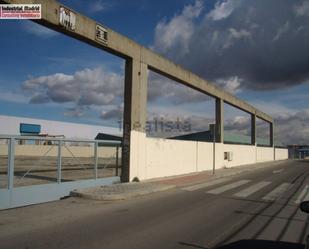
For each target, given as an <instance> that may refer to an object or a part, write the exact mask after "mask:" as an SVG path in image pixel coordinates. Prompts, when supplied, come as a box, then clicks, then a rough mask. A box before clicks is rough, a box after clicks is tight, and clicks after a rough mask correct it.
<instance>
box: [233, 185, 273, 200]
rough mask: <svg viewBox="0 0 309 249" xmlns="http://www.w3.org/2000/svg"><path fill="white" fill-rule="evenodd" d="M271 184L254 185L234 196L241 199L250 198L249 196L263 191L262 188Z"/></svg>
mask: <svg viewBox="0 0 309 249" xmlns="http://www.w3.org/2000/svg"><path fill="white" fill-rule="evenodd" d="M269 184H271V182H259V183H257V184H254V185H252V186H250V187H248V188H246V189H244V190H242V191H240V192H238V193H236V194H234V196H236V197H241V198H245V197H248V196H249V195H252V194H253V193H255V192H257V191H259V190H261V189H262V188H264V187H266V186H267V185H269Z"/></svg>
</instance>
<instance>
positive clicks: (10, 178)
mask: <svg viewBox="0 0 309 249" xmlns="http://www.w3.org/2000/svg"><path fill="white" fill-rule="evenodd" d="M0 139H6V140H7V141H8V156H7V157H8V160H7V161H8V162H7V164H8V167H7V188H8V189H12V188H13V187H14V171H15V170H14V169H15V156H16V154H15V145H16V141H20V140H23V141H24V140H30V141H44V142H48V141H49V142H55V143H56V144H52V146H56V147H57V156H56V158H57V162H56V171H57V176H56V178H57V183H61V182H62V171H63V169H62V164H63V162H62V159H63V155H62V153H63V148H66V149H67V150H68V151H69V153H70V154H71V156H72V158H73V159H74V160H76V159H77V158H76V157H75V155H74V154H73V153H72V151H70V149H69V148H68V147H67V146H66V145H65V143H86V144H91V145H94V147H93V157H90V158H93V159H94V161H93V165H94V168H93V170H94V177H93V178H94V179H97V178H98V162H99V160H98V159H99V158H98V147H99V146H100V147H103V148H104V146H106V147H115V148H116V152H115V154H113V157H114V156H115V157H116V163H115V164H116V165H115V170H116V176H117V175H118V171H119V149H120V148H121V142H120V141H106V140H87V139H79V140H78V139H65V138H50V137H36V136H12V135H0ZM50 144H51V143H49V145H50ZM50 150H51V149H48V150H47V152H46V153H44V154H43V156H46V155H47V153H49V151H50ZM108 165H109V163H107V164H106V165H105V166H104V167H103V168H105V167H107V166H108ZM32 169H33V167H31V168H30V169H29V170H27V171H26V172H25V174H24V175H23V176H22V177H23V178H24V177H26V176H27V175H28V174H29V173H30V172H31V170H32Z"/></svg>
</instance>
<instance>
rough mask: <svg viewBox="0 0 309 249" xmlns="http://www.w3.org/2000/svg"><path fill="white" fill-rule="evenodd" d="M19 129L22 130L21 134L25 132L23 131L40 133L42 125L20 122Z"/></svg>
mask: <svg viewBox="0 0 309 249" xmlns="http://www.w3.org/2000/svg"><path fill="white" fill-rule="evenodd" d="M19 131H20V133H21V134H23V133H27V134H40V132H41V125H37V124H24V123H20V125H19Z"/></svg>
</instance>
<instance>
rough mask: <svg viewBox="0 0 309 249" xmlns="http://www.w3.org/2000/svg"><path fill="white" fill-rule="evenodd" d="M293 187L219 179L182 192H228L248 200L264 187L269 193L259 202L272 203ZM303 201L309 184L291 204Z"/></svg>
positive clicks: (284, 184)
mask: <svg viewBox="0 0 309 249" xmlns="http://www.w3.org/2000/svg"><path fill="white" fill-rule="evenodd" d="M272 185H274V186H273V188H271V186H272ZM293 186H294V185H293V184H292V183H288V182H284V183H281V184H280V185H278V186H277V185H275V184H274V183H273V182H270V181H260V182H254V181H253V180H250V179H243V180H238V181H233V179H232V178H219V179H215V180H213V181H210V182H205V183H200V184H197V185H193V186H188V187H184V188H182V190H185V191H195V190H201V189H202V190H204V193H206V194H212V195H219V194H225V193H226V192H228V193H229V194H231V195H232V196H233V197H236V198H248V197H250V196H252V195H253V194H255V193H258V192H259V191H262V190H264V189H265V188H266V187H269V188H268V189H270V190H269V192H268V193H266V194H265V195H264V196H262V197H261V200H263V201H266V202H272V201H276V200H277V199H279V198H280V197H281V196H284V194H285V193H286V192H287V191H288V190H290V189H291V188H292V187H293ZM305 200H308V201H309V184H308V185H305V186H302V188H300V189H299V190H298V191H297V193H296V195H295V198H294V199H293V202H294V203H295V204H297V205H298V204H299V203H300V202H302V201H305Z"/></svg>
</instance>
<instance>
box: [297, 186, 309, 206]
mask: <svg viewBox="0 0 309 249" xmlns="http://www.w3.org/2000/svg"><path fill="white" fill-rule="evenodd" d="M308 188H309V185H306V186H305V187H304V189H303V191H302V192H301V193H300V195H299V196H298V198H297V200H296V201H295V203H296V204H299V203H301V202H302V201H309V190H308Z"/></svg>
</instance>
